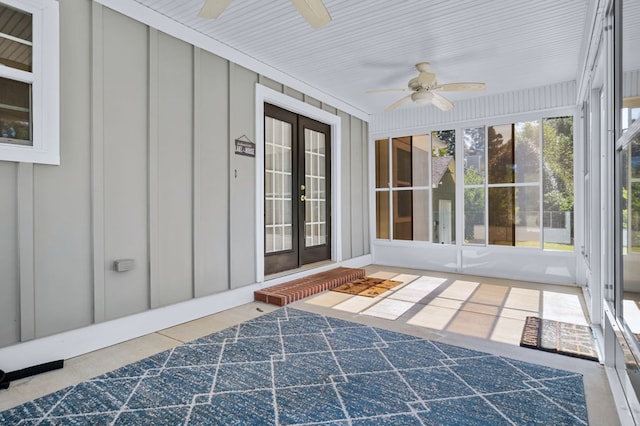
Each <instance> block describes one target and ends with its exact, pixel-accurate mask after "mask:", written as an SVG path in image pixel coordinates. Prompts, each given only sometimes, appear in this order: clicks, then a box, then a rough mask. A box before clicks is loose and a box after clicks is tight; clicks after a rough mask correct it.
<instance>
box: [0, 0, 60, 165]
mask: <svg viewBox="0 0 640 426" xmlns="http://www.w3.org/2000/svg"><path fill="white" fill-rule="evenodd" d="M0 3H2V4H5V5H7V6H9V7H13V8H15V9H18V10H21V11H24V12H26V13H29V14H31V15H32V19H33V21H32V22H33V23H32V30H33V46H32V58H33V60H32V71H31V72H27V71H22V70H18V69H15V68H11V67H8V66H5V65H1V64H0V77H3V78H7V79H11V80H16V81H21V82H24V83H28V84H31V96H32V99H31V119H32V122H31V142H32V144H31V145H25V144H18V143H5V142H0V161H15V162H24V163H38V164H52V165H59V164H60V82H59V81H60V71H59V69H60V40H59V33H60V31H59V29H60V24H59V5H58V2H57V1H56V0H0Z"/></svg>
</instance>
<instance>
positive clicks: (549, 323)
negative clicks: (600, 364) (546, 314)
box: [520, 317, 598, 361]
mask: <svg viewBox="0 0 640 426" xmlns="http://www.w3.org/2000/svg"><path fill="white" fill-rule="evenodd" d="M520 346H523V347H526V348H532V349H539V350H542V351H547V352H554V353H558V354H561V355H569V356H573V357H576V358H584V359H589V360H592V361H598V352H597V351H596V345H595V342H594V341H593V334H592V332H591V327H589V326H588V325H578V324H570V323H566V322H559V321H553V320H549V319H542V318H538V317H527V318H526V320H525V324H524V329H523V330H522V338H521V339H520Z"/></svg>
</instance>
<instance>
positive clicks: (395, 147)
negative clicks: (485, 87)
mask: <svg viewBox="0 0 640 426" xmlns="http://www.w3.org/2000/svg"><path fill="white" fill-rule="evenodd" d="M375 164H376V238H378V239H394V240H411V241H433V242H436V243H443V244H444V243H446V244H452V243H455V131H453V130H447V131H434V132H431V133H429V134H423V135H414V136H403V137H397V138H390V139H379V140H377V141H376V142H375ZM430 209H433V210H432V211H431V212H430ZM432 237H433V240H432Z"/></svg>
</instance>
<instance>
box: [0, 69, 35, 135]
mask: <svg viewBox="0 0 640 426" xmlns="http://www.w3.org/2000/svg"><path fill="white" fill-rule="evenodd" d="M0 142H4V143H7V142H8V143H17V144H22V145H31V85H30V84H27V83H22V82H20V81H14V80H9V79H6V78H1V77H0Z"/></svg>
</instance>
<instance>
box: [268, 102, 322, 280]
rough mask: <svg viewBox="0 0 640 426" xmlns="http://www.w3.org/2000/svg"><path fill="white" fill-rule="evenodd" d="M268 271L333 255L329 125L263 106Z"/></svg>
mask: <svg viewBox="0 0 640 426" xmlns="http://www.w3.org/2000/svg"><path fill="white" fill-rule="evenodd" d="M264 111H265V117H264V127H265V129H264V135H265V158H264V249H265V250H264V253H265V259H264V273H265V275H268V274H273V273H276V272H282V271H287V270H291V269H296V268H298V267H300V266H302V265H306V264H309V263H313V262H318V261H321V260H327V259H330V258H331V214H330V213H331V182H330V177H331V172H330V171H331V155H330V154H331V138H330V135H331V132H330V126H329V125H327V124H324V123H320V122H318V121H315V120H312V119H310V118H307V117H304V116H301V115H298V114H295V113H293V112H290V111H287V110H284V109H282V108H279V107H276V106H274V105H270V104H265V106H264Z"/></svg>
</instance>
